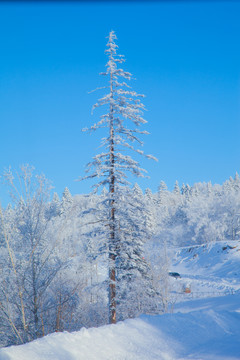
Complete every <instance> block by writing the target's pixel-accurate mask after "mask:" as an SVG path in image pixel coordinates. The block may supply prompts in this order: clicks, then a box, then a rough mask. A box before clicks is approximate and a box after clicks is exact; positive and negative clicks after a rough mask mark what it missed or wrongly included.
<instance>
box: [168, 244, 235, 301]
mask: <svg viewBox="0 0 240 360" xmlns="http://www.w3.org/2000/svg"><path fill="white" fill-rule="evenodd" d="M171 271H173V272H177V273H179V274H180V276H181V278H178V279H173V280H171V285H172V287H173V288H175V290H176V292H177V298H178V300H179V299H181V300H184V299H191V298H202V297H212V296H221V295H228V294H235V293H239V292H240V243H239V242H238V241H219V242H216V243H210V244H208V245H200V246H191V247H186V248H181V249H179V251H178V252H177V254H176V256H175V259H174V260H173V263H172V266H171ZM184 287H188V288H190V290H191V293H189V294H184V295H183V294H182V295H181V293H182V290H183V288H184Z"/></svg>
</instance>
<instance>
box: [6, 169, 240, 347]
mask: <svg viewBox="0 0 240 360" xmlns="http://www.w3.org/2000/svg"><path fill="white" fill-rule="evenodd" d="M4 179H5V181H6V183H7V184H8V185H9V189H10V191H11V194H12V198H13V199H14V200H15V202H14V203H13V204H14V205H8V206H7V207H6V208H5V209H2V210H1V238H0V240H1V243H0V244H1V247H0V251H1V255H0V262H1V263H0V266H1V279H0V281H1V286H0V289H1V290H0V291H1V292H0V334H1V336H0V339H1V346H6V345H10V344H21V343H23V342H27V341H30V340H33V339H36V338H38V337H41V336H44V335H46V334H49V333H52V332H55V331H64V330H68V331H73V330H79V329H80V328H81V327H83V326H84V327H90V326H99V325H102V324H107V323H108V284H107V276H108V275H107V272H108V269H107V266H106V264H107V261H106V260H107V257H108V254H107V244H106V243H107V237H106V234H107V229H106V224H105V222H104V219H105V218H106V212H107V205H106V204H107V202H106V199H107V198H108V192H107V190H106V189H105V188H104V189H103V190H102V192H101V194H99V195H97V194H90V195H75V196H71V194H70V192H69V190H68V189H67V188H66V189H65V190H64V192H63V194H62V197H61V199H59V196H58V195H57V194H56V193H54V195H53V197H52V199H51V201H50V193H51V187H50V186H49V182H48V181H47V180H46V179H45V177H44V176H39V175H36V172H35V171H34V169H33V168H32V167H31V166H29V165H26V166H22V167H21V169H20V171H18V172H11V171H8V172H6V173H5V175H4ZM118 196H119V197H120V198H121V200H122V201H121V202H120V204H121V203H122V204H124V208H122V209H121V207H120V208H119V212H121V211H122V212H124V217H123V218H121V221H122V222H121V223H119V228H120V229H121V233H122V243H121V246H122V247H123V248H124V251H123V252H122V253H123V254H124V255H125V258H124V259H123V260H122V261H121V262H120V263H119V264H117V266H119V272H118V276H119V282H118V286H119V289H117V290H118V302H119V311H118V319H120V320H122V319H126V318H131V317H135V316H137V315H139V314H141V313H148V314H156V313H159V314H161V313H162V312H163V311H164V310H165V309H166V306H165V305H166V302H167V301H168V298H167V297H168V294H167V293H166V286H167V285H166V282H167V279H168V271H169V270H170V269H169V263H168V258H167V257H165V256H164V252H165V250H166V249H167V250H170V249H171V248H172V247H176V246H187V245H194V244H203V243H208V242H211V241H219V240H223V239H231V240H232V239H234V240H237V239H239V236H240V178H239V176H238V174H236V176H235V178H234V179H233V178H231V177H230V178H229V179H228V180H226V181H225V182H224V184H223V185H212V184H211V183H197V184H194V185H193V186H192V187H190V186H189V185H187V184H186V185H184V184H183V185H182V186H181V188H180V187H179V185H178V183H177V182H176V184H175V186H174V189H173V191H169V190H168V189H167V186H166V184H165V183H164V182H163V181H161V182H160V185H159V189H158V191H157V192H156V193H152V192H151V190H150V189H146V190H145V192H144V193H143V192H142V190H141V189H140V187H139V186H138V185H137V184H135V185H134V186H133V187H131V188H130V187H126V186H124V187H122V188H119V189H118ZM126 198H127V201H125V199H126ZM126 204H127V207H126ZM143 284H144V286H143Z"/></svg>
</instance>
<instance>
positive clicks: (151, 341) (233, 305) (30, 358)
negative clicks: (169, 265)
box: [0, 295, 240, 360]
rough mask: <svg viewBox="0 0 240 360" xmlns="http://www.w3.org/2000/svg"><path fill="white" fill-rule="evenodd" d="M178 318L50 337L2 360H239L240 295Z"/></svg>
mask: <svg viewBox="0 0 240 360" xmlns="http://www.w3.org/2000/svg"><path fill="white" fill-rule="evenodd" d="M176 311H177V312H176V313H175V314H165V315H162V316H160V315H159V316H146V315H144V316H142V317H140V318H139V319H133V320H126V321H124V322H119V323H118V324H116V325H106V326H102V327H100V328H91V329H88V330H87V329H81V331H79V332H75V333H72V334H70V333H67V332H65V333H57V334H52V335H48V336H46V337H44V338H42V339H39V340H36V341H33V342H32V343H29V344H25V345H21V346H12V347H9V348H4V349H2V350H0V359H1V360H139V359H140V360H176V359H178V360H180V359H182V360H183V359H195V360H239V359H240V341H239V339H240V295H228V296H224V297H218V298H211V299H201V300H194V301H188V302H184V303H181V304H178V305H177V306H176Z"/></svg>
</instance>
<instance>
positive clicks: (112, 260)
mask: <svg viewBox="0 0 240 360" xmlns="http://www.w3.org/2000/svg"><path fill="white" fill-rule="evenodd" d="M116 38H117V37H116V35H115V33H114V31H111V32H110V33H109V36H108V43H107V49H106V51H105V52H106V54H107V57H108V62H107V64H106V68H107V69H106V71H105V72H103V73H101V75H103V76H105V77H107V78H108V85H107V86H105V87H104V89H107V90H108V92H107V93H106V94H105V95H104V96H103V97H102V98H100V99H99V100H98V102H97V103H96V104H95V105H94V106H93V109H96V108H98V107H102V106H105V107H107V111H106V112H105V113H104V114H103V115H101V117H100V120H99V121H98V122H96V123H95V124H94V125H93V126H91V127H90V128H89V129H84V130H90V131H94V130H97V129H99V128H107V130H108V135H107V136H106V137H105V138H103V139H102V146H103V147H104V149H105V151H104V152H102V153H101V154H98V155H96V156H95V157H94V158H93V161H92V162H90V163H89V164H88V165H87V169H86V172H87V174H88V175H87V176H85V177H84V178H83V179H86V178H99V181H98V182H97V183H96V184H95V188H96V190H97V189H98V188H99V187H100V186H107V187H108V210H109V214H108V219H107V222H108V225H109V232H108V235H107V237H108V257H109V310H110V314H109V320H110V323H115V322H116V258H117V256H118V249H119V245H118V242H119V237H118V231H117V223H116V209H117V201H118V199H117V195H116V192H115V189H116V186H118V185H128V184H129V182H128V181H127V175H128V174H132V175H135V176H138V177H143V176H144V173H146V171H145V170H144V169H142V168H141V167H140V165H139V163H138V162H137V161H136V160H134V159H133V158H132V157H131V156H130V155H127V154H126V150H133V151H135V152H137V153H138V154H141V155H144V156H146V157H148V158H153V156H151V155H145V154H144V153H143V151H142V150H140V149H139V148H137V147H136V146H135V144H138V145H140V146H142V145H143V143H142V141H141V140H140V139H139V135H141V134H148V133H147V132H146V131H141V130H140V129H139V127H140V125H142V124H145V123H146V120H144V119H143V117H142V113H143V110H144V105H143V104H142V103H141V98H142V97H143V95H139V94H137V93H136V92H135V91H132V90H131V88H130V86H129V85H128V84H127V82H126V81H128V80H131V77H132V75H131V74H130V73H129V72H127V71H125V70H123V69H122V68H120V67H119V65H120V64H122V63H123V62H124V61H125V60H124V56H123V55H118V54H117V49H118V46H117V45H116V43H115V40H116ZM126 123H128V124H132V126H131V128H130V127H128V126H127V124H126Z"/></svg>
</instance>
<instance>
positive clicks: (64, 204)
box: [60, 187, 73, 214]
mask: <svg viewBox="0 0 240 360" xmlns="http://www.w3.org/2000/svg"><path fill="white" fill-rule="evenodd" d="M72 203H73V199H72V195H71V193H70V191H69V189H68V188H67V187H65V189H64V191H63V194H62V201H61V207H60V212H61V214H64V213H65V212H66V211H68V210H69V209H70V208H71V206H72Z"/></svg>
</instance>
